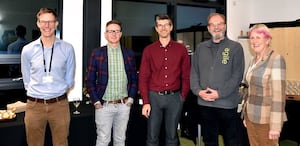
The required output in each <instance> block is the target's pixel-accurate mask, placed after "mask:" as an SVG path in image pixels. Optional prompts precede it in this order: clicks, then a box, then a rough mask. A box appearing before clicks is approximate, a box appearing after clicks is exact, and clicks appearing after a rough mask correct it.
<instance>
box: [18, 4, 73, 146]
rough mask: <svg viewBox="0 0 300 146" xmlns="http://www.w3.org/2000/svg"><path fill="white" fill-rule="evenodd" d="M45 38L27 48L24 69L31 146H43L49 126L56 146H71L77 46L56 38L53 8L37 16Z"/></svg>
mask: <svg viewBox="0 0 300 146" xmlns="http://www.w3.org/2000/svg"><path fill="white" fill-rule="evenodd" d="M36 24H37V26H38V28H39V29H40V31H41V36H40V38H39V39H37V40H36V41H33V42H31V43H29V44H28V45H26V46H24V48H23V51H22V54H21V69H22V76H23V81H24V86H25V89H26V91H27V105H26V111H25V119H24V122H25V128H26V136H27V143H28V146H43V145H44V136H45V128H46V124H47V123H49V125H50V129H51V133H52V134H51V135H52V139H53V145H57V146H58V145H59V146H68V134H69V125H70V111H69V102H68V100H67V93H68V91H69V90H70V89H71V88H72V87H73V85H74V75H75V52H74V49H73V46H72V45H71V44H69V43H67V42H65V41H62V40H60V39H57V38H56V37H55V30H56V28H57V26H58V19H57V14H56V13H55V11H54V10H52V9H49V8H41V9H40V11H39V12H38V13H37V22H36Z"/></svg>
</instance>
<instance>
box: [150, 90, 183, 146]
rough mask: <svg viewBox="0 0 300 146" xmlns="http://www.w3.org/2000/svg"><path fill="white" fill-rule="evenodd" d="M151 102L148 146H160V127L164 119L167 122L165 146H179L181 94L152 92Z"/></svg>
mask: <svg viewBox="0 0 300 146" xmlns="http://www.w3.org/2000/svg"><path fill="white" fill-rule="evenodd" d="M149 100H150V105H151V111H150V117H149V120H148V128H147V129H148V131H147V146H158V145H159V134H160V127H161V123H162V120H163V119H164V120H165V123H164V124H165V132H166V134H165V135H166V138H165V146H178V145H179V140H178V135H177V127H178V122H179V120H180V116H181V111H182V106H183V99H182V97H181V95H180V92H176V93H174V94H169V95H158V94H157V93H156V92H152V91H150V92H149Z"/></svg>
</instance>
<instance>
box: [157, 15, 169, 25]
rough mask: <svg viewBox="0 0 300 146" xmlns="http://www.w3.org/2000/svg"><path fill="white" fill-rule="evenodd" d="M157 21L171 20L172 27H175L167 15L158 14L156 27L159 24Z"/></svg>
mask: <svg viewBox="0 0 300 146" xmlns="http://www.w3.org/2000/svg"><path fill="white" fill-rule="evenodd" d="M157 20H169V23H170V25H173V24H172V20H171V18H170V17H169V15H167V14H157V15H155V25H156V26H157V23H156V21H157Z"/></svg>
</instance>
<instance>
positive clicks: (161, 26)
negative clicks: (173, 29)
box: [156, 23, 171, 28]
mask: <svg viewBox="0 0 300 146" xmlns="http://www.w3.org/2000/svg"><path fill="white" fill-rule="evenodd" d="M170 26H171V24H170V23H167V24H157V25H156V27H158V28H163V27H164V28H165V27H170Z"/></svg>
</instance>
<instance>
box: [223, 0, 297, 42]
mask: <svg viewBox="0 0 300 146" xmlns="http://www.w3.org/2000/svg"><path fill="white" fill-rule="evenodd" d="M299 5H300V1H299V0H251V1H250V0H227V34H228V37H229V38H231V39H234V40H237V38H238V36H239V35H240V31H241V30H243V32H244V34H245V32H247V31H248V29H249V25H250V23H260V22H279V21H294V20H296V19H299V18H300V13H299Z"/></svg>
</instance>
